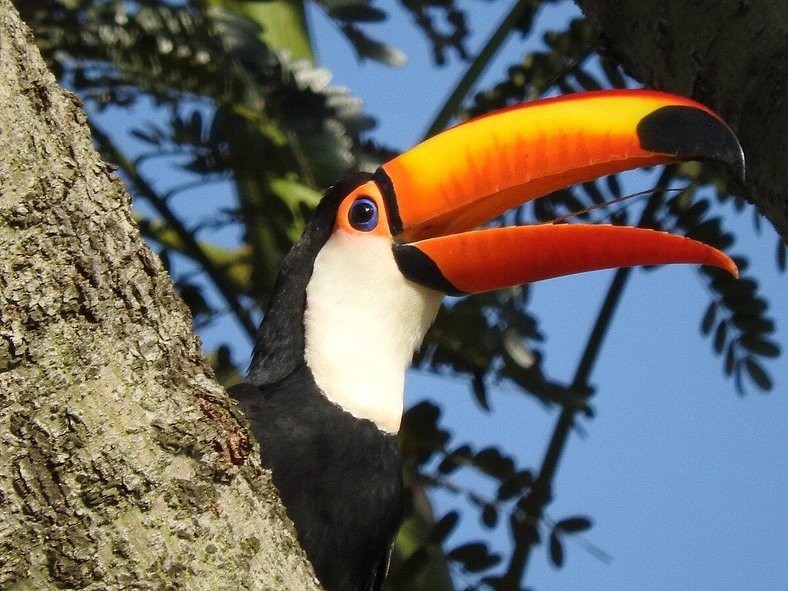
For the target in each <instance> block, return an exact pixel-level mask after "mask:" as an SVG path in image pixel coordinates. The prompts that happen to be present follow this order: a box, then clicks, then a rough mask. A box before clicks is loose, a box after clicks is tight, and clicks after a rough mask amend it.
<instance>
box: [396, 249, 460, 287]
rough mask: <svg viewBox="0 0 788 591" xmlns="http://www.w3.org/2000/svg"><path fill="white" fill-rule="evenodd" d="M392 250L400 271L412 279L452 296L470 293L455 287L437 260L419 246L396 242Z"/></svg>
mask: <svg viewBox="0 0 788 591" xmlns="http://www.w3.org/2000/svg"><path fill="white" fill-rule="evenodd" d="M392 250H393V251H394V260H395V261H396V262H397V267H398V268H399V270H400V273H402V274H403V275H404V276H405V277H407V278H408V279H409V280H410V281H413V282H414V283H418V284H419V285H423V286H425V287H428V288H430V289H434V290H435V291H440V292H442V293H445V294H446V295H450V296H463V295H468V293H467V292H464V291H461V290H459V289H457V288H456V287H454V285H452V283H451V281H449V280H448V279H446V276H445V275H444V274H443V272H441V270H440V267H438V265H437V264H435V261H433V260H432V259H431V258H430V257H429V256H427V255H426V254H425V253H423V252H422V251H421V250H419V249H418V247H416V246H411V245H409V244H395V245H394V246H393V247H392Z"/></svg>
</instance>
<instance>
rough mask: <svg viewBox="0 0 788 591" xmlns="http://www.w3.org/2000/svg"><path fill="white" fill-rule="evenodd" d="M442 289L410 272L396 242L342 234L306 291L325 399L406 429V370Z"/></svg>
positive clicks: (309, 359) (324, 253)
mask: <svg viewBox="0 0 788 591" xmlns="http://www.w3.org/2000/svg"><path fill="white" fill-rule="evenodd" d="M442 299H443V294H442V293H439V292H437V291H433V290H431V289H428V288H426V287H422V286H420V285H417V284H415V283H413V282H411V281H408V280H407V279H405V277H403V275H402V273H401V272H400V271H399V269H398V268H397V264H396V262H395V261H394V256H393V254H392V251H391V241H390V240H389V239H387V238H385V237H382V236H374V235H358V234H354V235H351V234H348V233H346V232H343V231H342V230H337V231H335V232H334V233H333V234H332V235H331V237H330V238H329V239H328V241H327V242H326V245H325V246H324V247H323V248H322V249H321V250H320V253H319V254H318V255H317V258H316V259H315V266H314V270H313V272H312V278H311V279H310V281H309V285H308V286H307V291H306V310H305V312H304V335H305V345H306V353H305V357H306V363H307V365H308V366H309V368H310V369H311V370H312V374H313V376H314V378H315V381H316V382H317V385H318V386H319V387H320V389H321V390H322V391H323V393H324V394H325V395H326V397H327V398H328V399H329V400H331V401H332V402H334V403H335V404H338V405H339V406H341V407H342V408H343V409H344V410H345V411H347V412H349V413H350V414H352V415H353V416H355V417H357V418H361V419H368V420H370V421H372V422H373V423H375V424H376V425H377V426H378V428H379V429H381V430H383V431H386V432H388V433H397V432H398V431H399V426H400V421H401V419H402V406H403V399H402V398H403V394H404V385H405V370H407V368H408V366H409V365H410V363H411V360H412V358H413V352H414V351H415V350H416V349H418V348H419V346H420V345H421V342H422V340H423V339H424V335H425V334H426V332H427V329H428V328H429V327H430V325H431V324H432V322H433V321H434V320H435V315H436V314H437V313H438V308H439V306H440V302H441V300H442Z"/></svg>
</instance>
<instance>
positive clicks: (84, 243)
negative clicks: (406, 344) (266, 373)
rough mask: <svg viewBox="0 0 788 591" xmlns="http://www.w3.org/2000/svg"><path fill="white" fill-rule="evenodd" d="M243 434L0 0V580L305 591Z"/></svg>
mask: <svg viewBox="0 0 788 591" xmlns="http://www.w3.org/2000/svg"><path fill="white" fill-rule="evenodd" d="M254 445H255V444H254V443H253V442H252V440H251V439H250V437H249V434H248V431H247V429H246V421H245V419H244V418H243V416H242V414H241V413H240V412H239V411H238V410H237V408H236V406H235V405H234V404H232V403H230V402H229V401H228V398H227V396H226V394H225V392H224V391H223V389H222V388H221V387H220V386H219V385H218V384H217V383H216V381H215V380H214V379H213V376H212V375H211V371H210V369H209V368H208V367H207V366H206V364H205V362H204V360H203V357H202V354H201V352H200V346H199V342H198V340H197V338H196V337H195V336H194V334H193V332H192V329H191V322H190V317H189V313H188V311H187V310H186V308H185V306H184V305H183V304H182V302H181V301H180V300H179V299H178V297H177V296H176V295H175V293H174V291H173V288H172V285H171V282H170V280H169V278H168V277H167V275H166V273H165V272H164V270H163V269H162V266H161V264H160V263H159V260H158V259H157V257H156V256H154V255H153V254H152V253H151V252H150V250H149V249H148V248H147V247H146V246H145V244H144V243H143V242H142V240H141V239H140V236H139V232H138V231H137V229H136V228H135V226H134V224H133V223H132V221H131V217H130V210H129V198H128V196H127V195H126V193H125V192H124V189H123V187H122V185H121V183H120V182H119V181H118V180H117V179H115V178H114V177H113V176H112V174H111V171H110V168H109V166H107V165H106V164H104V163H103V162H101V161H100V160H99V158H98V155H97V154H96V153H95V151H94V150H93V149H92V147H91V144H90V137H89V132H88V130H87V127H86V125H85V115H84V113H83V112H82V110H81V108H80V106H79V104H78V101H77V99H76V98H75V97H74V96H73V95H71V94H69V93H67V92H65V91H63V90H62V89H60V88H59V87H58V86H57V85H56V83H55V80H54V78H53V77H52V76H51V75H50V74H49V72H47V70H46V68H45V66H44V64H43V61H42V60H41V57H40V55H39V53H38V50H37V49H36V48H35V46H34V45H33V43H32V39H31V36H30V33H29V31H28V30H27V28H26V27H25V26H24V25H23V24H22V23H21V22H20V21H19V18H18V14H17V13H16V10H15V9H14V8H13V7H12V5H11V3H10V0H0V501H1V502H2V511H0V587H2V588H3V589H9V588H14V589H36V590H41V589H52V588H76V589H130V588H134V589H167V588H176V587H177V588H184V589H232V590H235V589H272V588H275V589H299V590H300V589H317V588H318V587H317V583H316V582H315V580H314V576H313V574H312V571H311V567H310V566H309V565H308V563H307V562H306V561H305V559H304V558H303V553H302V552H301V550H300V548H299V546H298V543H297V542H296V540H295V538H294V535H293V530H292V527H291V526H290V525H289V522H288V521H287V520H286V517H285V514H284V511H283V508H282V506H281V504H280V502H279V501H278V499H277V496H276V493H275V492H274V490H273V487H272V485H271V481H270V479H269V475H268V473H267V472H266V471H265V470H264V469H263V468H262V467H261V465H260V463H259V454H258V453H257V452H256V451H254V450H253V446H254Z"/></svg>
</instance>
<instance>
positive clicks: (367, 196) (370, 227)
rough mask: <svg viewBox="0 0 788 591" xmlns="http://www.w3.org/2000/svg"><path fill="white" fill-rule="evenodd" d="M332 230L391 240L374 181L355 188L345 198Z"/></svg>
mask: <svg viewBox="0 0 788 591" xmlns="http://www.w3.org/2000/svg"><path fill="white" fill-rule="evenodd" d="M334 230H342V231H344V232H347V233H348V234H375V235H380V236H386V237H388V238H391V233H390V231H389V227H388V217H387V215H386V208H385V205H384V201H383V196H382V194H381V192H380V189H379V188H378V186H377V184H375V182H374V181H368V182H366V183H364V184H363V185H361V186H359V187H356V189H354V190H353V191H351V192H350V194H349V195H348V196H347V197H345V199H344V200H343V201H342V204H341V205H340V206H339V210H338V211H337V219H336V223H335V226H334Z"/></svg>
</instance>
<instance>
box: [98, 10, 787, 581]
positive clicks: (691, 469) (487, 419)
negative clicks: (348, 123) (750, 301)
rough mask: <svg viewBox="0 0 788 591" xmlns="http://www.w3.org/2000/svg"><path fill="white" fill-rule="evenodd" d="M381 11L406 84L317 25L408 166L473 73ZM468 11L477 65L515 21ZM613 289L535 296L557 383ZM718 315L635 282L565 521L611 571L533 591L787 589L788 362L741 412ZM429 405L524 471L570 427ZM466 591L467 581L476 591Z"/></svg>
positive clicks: (777, 307) (598, 381)
mask: <svg viewBox="0 0 788 591" xmlns="http://www.w3.org/2000/svg"><path fill="white" fill-rule="evenodd" d="M381 4H382V5H385V8H386V9H387V10H389V11H390V14H391V18H390V20H389V21H388V22H387V23H384V24H381V25H375V26H372V27H371V28H370V32H372V33H373V34H375V35H376V36H377V37H378V38H381V39H383V40H385V41H388V42H391V43H393V44H394V45H396V46H397V47H398V48H399V49H401V50H403V51H404V52H405V53H406V54H407V55H408V58H409V60H408V63H407V64H406V65H405V66H404V67H403V68H400V69H391V68H388V67H385V66H381V65H379V64H375V63H370V62H367V63H363V64H359V63H358V61H357V60H356V57H355V55H354V53H353V51H352V49H351V47H350V46H349V44H348V43H347V41H346V40H345V39H344V37H343V36H342V35H341V33H339V31H337V30H336V28H335V27H334V26H333V25H332V24H330V23H329V22H328V21H326V19H325V18H323V17H322V16H321V15H320V14H319V13H318V12H317V11H316V10H311V11H310V14H309V16H310V24H311V25H312V32H313V36H314V40H315V43H316V46H317V53H318V59H319V62H320V64H321V65H323V66H324V67H326V68H328V69H329V70H330V71H331V72H332V73H333V83H334V84H337V85H343V86H347V87H348V88H350V90H351V91H352V92H353V94H354V95H356V96H358V97H360V98H362V99H363V100H364V103H365V109H366V111H367V112H368V113H369V114H371V115H373V116H375V117H376V118H377V120H378V127H377V128H376V129H375V130H374V131H373V132H372V134H371V137H373V138H374V139H375V140H377V141H379V142H381V143H384V144H385V145H388V146H391V147H394V148H399V149H406V148H408V147H409V146H411V145H413V144H414V143H416V142H417V141H418V140H419V139H420V137H421V136H422V135H423V133H424V132H425V130H426V128H427V126H428V124H429V122H430V121H431V119H432V117H433V116H434V115H435V113H434V112H433V110H434V109H435V108H437V107H436V106H437V105H439V104H440V103H441V98H442V97H446V96H448V94H449V93H450V91H451V89H452V88H453V86H454V84H455V83H456V81H457V80H458V79H459V76H460V75H461V73H462V70H463V64H462V63H460V62H458V61H457V60H456V59H452V60H451V61H450V65H449V66H448V67H445V68H441V69H436V68H434V67H433V66H432V64H431V57H430V56H431V53H430V50H429V47H428V46H427V42H426V40H425V39H424V38H423V37H422V35H421V34H420V33H419V32H418V31H417V30H416V27H415V26H414V25H413V24H412V23H411V22H410V20H409V17H407V16H405V15H403V14H402V13H401V12H400V11H398V10H397V6H398V5H394V4H393V3H390V2H386V3H381ZM461 5H462V6H463V7H466V8H468V9H469V11H470V14H471V18H470V21H469V25H470V27H471V31H472V34H473V37H472V42H471V44H470V48H471V50H472V51H475V50H477V49H478V48H479V46H480V45H481V43H482V42H483V41H484V39H486V38H487V36H488V35H489V32H490V30H491V29H492V28H493V27H495V26H496V25H497V24H498V21H500V19H502V18H503V16H504V14H505V13H506V12H507V11H508V10H509V8H510V6H511V3H510V2H509V3H505V2H503V1H502V0H499V1H498V2H495V3H488V2H482V1H479V0H475V1H472V2H469V1H467V0H466V1H465V2H462V3H461ZM576 14H578V11H577V8H576V7H574V5H573V4H571V3H568V2H564V3H562V4H561V5H560V7H559V8H558V9H557V10H553V11H551V13H550V14H547V15H545V17H546V18H543V19H541V22H542V24H543V25H544V26H548V27H550V26H552V27H560V26H562V24H563V23H565V22H566V21H567V20H568V19H569V18H571V16H573V15H576ZM538 43H539V40H538V39H534V40H525V41H524V40H521V39H512V40H510V41H509V42H508V43H507V45H506V47H505V51H504V55H503V58H502V59H500V60H498V61H497V62H496V63H494V64H493V65H492V66H491V68H490V71H489V73H488V74H487V76H486V78H485V80H486V81H487V82H491V81H496V80H497V79H499V78H500V77H501V75H502V72H504V71H505V68H506V67H507V66H509V65H511V64H513V63H516V62H517V61H518V60H519V59H520V57H521V55H522V52H523V50H524V47H526V46H528V47H533V46H534V45H535V44H538ZM526 44H527V45H526ZM149 116H150V111H149V109H148V110H147V111H146V110H145V109H143V112H142V113H140V112H132V113H127V112H125V111H122V110H117V109H112V110H110V111H108V113H107V114H105V116H104V118H103V121H104V124H105V125H107V126H109V125H110V124H119V123H120V122H121V121H122V120H125V119H126V118H127V117H131V118H137V119H139V118H140V117H142V118H145V117H149ZM144 173H145V174H147V175H148V177H149V178H150V179H151V181H153V182H154V183H162V184H168V181H169V180H170V179H171V178H172V176H173V171H172V169H171V168H166V167H162V166H161V165H160V164H151V165H148V166H147V167H146V168H145V169H144ZM648 180H649V179H648V178H647V177H646V176H645V175H642V174H635V175H633V176H631V177H630V180H629V185H628V186H631V187H632V188H631V190H633V191H635V190H641V189H645V188H648V187H649V185H648ZM208 191H210V193H207V194H208V195H210V197H211V199H212V200H214V201H212V203H216V201H215V200H216V199H219V200H221V202H223V203H227V204H228V205H229V204H231V203H232V201H233V196H232V194H231V192H230V191H229V185H227V184H224V185H211V186H210V187H208ZM175 199H176V200H178V199H183V197H182V196H180V195H179V196H177V197H176V198H175ZM194 202H195V200H193V199H190V200H189V203H194ZM190 207H191V205H190ZM728 214H729V215H728V216H727V217H728V219H729V222H730V223H729V228H731V229H733V230H735V231H736V233H737V236H739V237H740V241H739V242H738V243H737V244H736V246H735V248H734V250H735V251H736V252H738V253H741V254H744V255H746V256H747V257H748V258H749V259H750V261H751V265H752V268H753V269H754V273H755V275H756V276H757V277H758V279H759V281H760V282H761V289H762V294H763V295H765V296H766V297H767V298H768V299H769V300H770V302H771V303H772V314H773V316H774V317H775V319H776V322H777V326H778V333H777V339H778V340H779V341H780V342H784V341H785V335H786V327H788V306H786V305H785V302H786V301H788V298H787V297H786V296H788V289H787V288H786V278H785V276H783V275H779V274H778V273H777V272H776V266H775V262H774V260H775V257H774V251H775V244H776V240H777V239H776V235H775V233H774V231H773V230H772V229H771V228H770V227H767V225H766V224H764V229H763V232H762V234H761V235H760V236H757V235H756V234H755V233H754V232H753V231H752V227H753V223H752V213H751V212H747V213H746V214H745V215H734V214H733V213H732V211H728ZM236 239H237V237H236ZM611 278H612V274H611V273H610V272H597V273H591V274H585V275H581V276H573V277H566V278H561V279H555V280H551V281H546V282H543V283H540V284H538V285H537V286H536V287H535V288H534V289H533V290H532V292H533V296H532V301H533V311H534V313H535V314H536V315H537V316H538V318H539V319H540V322H541V327H542V329H543V330H544V332H545V333H546V335H547V342H546V343H545V345H544V351H545V352H546V361H545V368H546V371H547V372H548V373H549V375H550V376H551V377H553V378H555V379H558V380H560V381H565V382H566V381H569V380H570V378H571V376H572V374H573V373H574V371H575V367H576V365H577V362H578V358H579V355H580V353H581V349H582V347H583V346H584V344H585V341H586V339H587V336H588V333H589V331H590V327H591V323H592V322H593V321H594V319H595V317H596V314H597V311H598V308H599V306H600V305H601V301H602V298H603V297H604V294H605V291H606V289H607V287H608V285H609V282H610V280H611ZM708 302H709V295H708V292H707V290H706V288H705V286H704V284H703V282H702V281H701V280H700V279H699V276H698V274H697V272H696V270H695V269H693V268H691V267H686V266H675V267H666V268H660V269H658V270H655V271H652V272H643V271H637V272H636V273H634V274H633V276H632V277H631V280H630V282H629V285H628V288H627V290H626V295H625V297H624V299H623V301H622V303H621V305H620V307H619V309H618V312H617V314H616V317H615V320H614V322H613V325H612V328H611V330H610V332H609V334H608V337H607V340H606V341H605V347H604V349H603V351H602V354H601V356H600V359H599V361H598V363H597V366H596V368H595V371H594V373H593V374H592V376H591V382H592V384H593V385H594V386H595V387H596V389H597V395H596V397H595V399H594V401H593V403H594V406H595V409H596V413H597V415H596V417H595V418H594V419H593V420H590V421H589V420H585V419H584V420H582V421H581V426H582V430H583V434H582V436H581V434H580V433H578V432H575V433H573V435H572V437H571V439H570V442H569V445H568V446H567V449H566V453H565V455H564V458H563V460H562V463H561V466H560V468H559V471H558V477H557V480H556V489H555V496H556V498H555V501H554V503H553V504H552V505H551V507H550V508H549V510H548V514H549V516H550V517H551V518H553V519H556V520H558V519H561V518H563V517H566V516H570V515H576V514H584V515H589V516H591V517H592V518H593V520H594V527H593V528H592V529H591V530H590V532H589V533H588V534H587V535H586V536H585V538H584V539H585V540H587V541H588V542H590V543H591V544H594V545H595V546H597V547H599V548H601V549H602V550H603V551H604V552H605V553H607V554H609V555H610V556H611V557H612V561H610V562H609V563H608V562H603V561H600V560H599V559H598V558H596V557H595V556H594V555H593V554H592V553H590V552H588V551H587V550H586V549H585V548H584V547H583V545H582V544H580V543H574V542H571V541H570V542H568V543H567V545H566V549H567V560H566V564H565V566H564V568H563V569H561V570H556V569H554V568H553V567H551V566H550V565H549V564H548V561H547V558H546V552H545V550H544V548H540V549H537V551H536V552H535V554H534V556H533V558H532V560H531V564H530V567H529V571H528V576H527V579H526V581H525V584H526V585H527V586H529V587H531V588H535V589H540V590H544V589H563V590H569V591H571V590H583V591H587V590H594V589H600V590H601V589H605V590H611V589H612V590H615V589H639V590H643V591H647V590H650V589H654V590H658V589H659V590H663V589H693V590H706V589H708V590H712V589H713V590H718V589H739V588H746V589H788V569H786V568H785V567H784V558H785V555H786V553H787V551H788V504H786V502H785V498H786V497H788V453H786V451H787V450H788V432H787V431H786V429H785V417H788V396H786V387H788V379H787V378H788V371H787V370H788V361H786V359H779V360H777V361H775V362H772V363H769V364H767V367H768V369H769V371H770V372H771V374H772V376H773V378H774V380H775V388H774V391H773V392H772V393H771V394H768V395H762V394H759V393H757V392H756V391H755V390H754V388H750V394H748V395H747V396H745V397H739V396H738V395H737V394H736V392H735V389H734V386H733V384H732V382H731V381H730V380H726V379H724V378H723V374H722V363H721V360H720V359H719V358H718V357H716V356H715V355H714V354H713V353H712V347H711V343H710V342H709V341H708V340H707V339H704V338H702V337H701V336H700V330H699V326H700V321H701V317H702V315H703V312H704V310H705V308H706V306H707V305H708ZM239 336H240V338H239ZM202 337H203V341H204V342H205V344H206V348H207V349H209V350H210V349H212V348H214V347H215V345H216V344H217V343H221V342H228V341H229V342H239V341H244V345H242V346H239V348H238V350H237V352H236V356H237V357H236V358H237V360H238V361H239V362H240V363H244V361H243V360H244V359H246V358H247V357H248V354H249V351H250V349H251V343H248V342H246V341H245V340H244V337H243V336H242V335H241V332H240V330H239V329H238V328H237V327H234V326H232V323H230V322H222V323H217V324H215V325H213V326H211V327H209V328H208V329H207V330H205V331H204V332H203V334H202ZM425 397H430V398H432V399H435V400H437V401H440V402H441V403H442V406H443V412H444V416H445V417H446V424H447V425H449V426H450V428H451V430H452V431H453V432H454V433H455V435H456V436H457V441H466V440H467V441H471V442H473V443H474V444H475V445H477V446H479V447H482V446H485V445H500V444H503V446H504V448H505V449H506V450H507V451H509V452H510V453H513V454H515V455H516V456H517V457H518V458H519V459H520V463H521V465H523V466H537V465H538V464H539V463H540V462H541V458H542V454H543V453H544V449H545V447H546V444H547V441H548V439H549V437H550V434H551V432H552V429H553V425H554V423H555V420H556V418H557V411H555V410H548V409H545V408H544V407H542V406H541V405H539V404H538V403H535V402H533V401H532V400H530V399H529V398H528V397H526V396H523V395H522V394H521V393H519V392H517V391H516V390H515V389H514V388H513V387H511V386H507V385H502V386H500V387H497V388H494V389H493V390H492V395H491V405H492V407H493V411H492V413H489V414H484V413H482V412H480V411H479V409H478V407H477V405H476V403H475V402H474V401H473V400H472V396H471V395H470V389H469V387H468V385H467V384H465V383H464V382H462V381H461V380H458V379H452V378H447V377H437V376H434V375H426V374H422V373H417V372H411V373H410V374H409V376H408V383H407V401H408V403H414V402H417V401H419V400H421V399H423V398H425ZM434 501H435V511H436V513H437V514H438V515H441V514H443V513H445V512H446V511H448V510H449V509H451V508H453V507H456V506H459V507H462V502H461V501H462V499H458V498H456V497H452V496H449V495H445V494H441V495H436V496H435V498H434ZM474 515H475V513H474V512H472V511H469V512H468V514H467V515H466V517H465V519H464V520H463V522H462V525H461V526H460V527H459V528H458V530H457V532H456V534H455V535H454V537H453V538H452V539H451V542H452V543H457V544H459V543H461V542H462V541H463V540H471V539H478V538H480V537H485V538H487V539H489V540H491V541H492V543H493V545H494V546H495V547H496V548H498V549H500V550H502V551H505V550H506V549H507V548H508V547H509V539H508V533H507V531H506V529H505V528H502V529H499V530H496V531H495V532H492V533H491V532H489V531H487V530H482V528H480V527H479V525H478V522H477V520H476V518H475V517H474ZM464 580H465V579H464V578H463V576H462V575H461V574H459V573H458V577H457V581H458V587H459V588H461V585H462V582H463V581H464Z"/></svg>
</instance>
